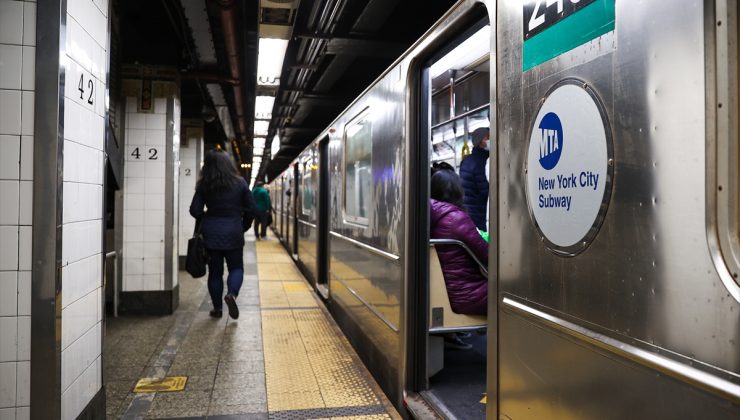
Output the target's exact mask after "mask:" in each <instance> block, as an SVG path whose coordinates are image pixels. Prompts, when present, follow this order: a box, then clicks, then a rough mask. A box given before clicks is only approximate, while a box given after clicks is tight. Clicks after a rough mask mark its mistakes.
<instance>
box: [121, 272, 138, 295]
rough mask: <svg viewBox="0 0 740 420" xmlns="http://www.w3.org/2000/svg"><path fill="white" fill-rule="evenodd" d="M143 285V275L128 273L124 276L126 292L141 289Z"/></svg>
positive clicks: (124, 289)
mask: <svg viewBox="0 0 740 420" xmlns="http://www.w3.org/2000/svg"><path fill="white" fill-rule="evenodd" d="M142 285H143V280H142V278H141V275H138V274H133V275H126V276H125V277H124V278H123V291H124V292H132V291H137V290H141V288H142Z"/></svg>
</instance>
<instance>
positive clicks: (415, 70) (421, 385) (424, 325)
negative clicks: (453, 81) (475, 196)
mask: <svg viewBox="0 0 740 420" xmlns="http://www.w3.org/2000/svg"><path fill="white" fill-rule="evenodd" d="M492 16H493V17H494V18H491V17H492ZM485 24H489V25H491V41H490V44H489V45H490V50H489V60H490V66H491V70H490V80H489V119H490V126H489V131H490V133H491V139H490V148H491V150H494V151H497V150H498V147H497V146H498V141H497V138H496V136H495V135H494V133H496V126H497V124H496V114H495V112H491V107H492V105H493V106H495V104H496V59H495V55H494V54H493V51H494V49H495V46H496V42H495V40H496V35H495V27H496V21H495V13H491V11H489V10H488V9H487V7H486V5H484V4H477V5H476V6H474V7H472V8H471V9H470V10H468V11H467V12H466V14H465V15H464V16H461V17H460V18H459V19H458V20H457V21H456V22H455V24H454V25H451V26H450V27H449V28H447V29H446V30H445V31H444V32H443V33H442V34H441V35H440V37H439V39H437V40H435V42H434V43H432V44H431V45H430V46H429V47H427V51H425V52H428V53H426V54H425V53H422V54H423V55H421V56H420V57H419V58H418V59H416V60H415V62H414V63H412V65H411V68H410V71H409V73H408V74H409V81H408V85H409V86H411V87H412V89H415V90H416V91H413V90H412V92H411V94H410V99H409V101H410V104H411V106H410V108H411V109H412V110H413V109H416V110H417V112H416V113H414V112H410V113H409V116H408V118H409V125H408V126H409V127H410V133H409V136H408V141H407V168H408V177H407V179H412V180H415V181H416V183H413V182H412V183H410V184H409V187H408V193H407V195H406V199H405V200H406V203H405V204H406V206H405V208H406V209H407V212H409V214H407V215H406V238H407V240H406V245H405V248H406V249H405V251H406V252H405V254H406V268H405V276H406V279H407V285H406V290H405V291H406V293H407V296H405V302H406V311H405V316H406V321H405V326H406V328H407V334H406V342H405V347H406V351H405V357H406V359H405V363H406V366H405V369H404V375H405V384H404V386H405V387H406V388H405V389H406V391H407V393H408V394H409V398H407V402H408V403H409V404H410V403H411V401H412V400H414V399H418V396H419V395H421V392H422V391H424V390H428V389H429V382H428V377H427V350H428V349H427V337H428V333H427V331H428V328H429V325H428V316H427V314H428V311H429V288H428V281H427V279H428V278H429V256H428V246H429V245H428V244H429V240H430V229H429V220H430V214H429V198H430V194H431V193H430V186H429V182H430V173H429V171H430V167H431V152H432V144H431V105H432V104H431V98H430V96H429V95H428V94H427V92H428V91H429V89H430V81H429V70H430V67H431V65H432V64H433V63H434V62H436V61H437V60H439V59H440V58H441V57H443V56H444V55H445V54H446V53H448V52H449V51H451V50H452V49H454V48H455V47H456V46H458V45H459V44H461V43H462V42H463V41H464V40H466V39H468V38H469V37H470V36H471V35H472V34H473V33H474V32H475V31H476V30H478V29H480V28H481V27H482V26H484V25H485ZM417 107H418V108H417ZM497 159H498V153H495V159H493V158H492V159H490V165H489V166H490V173H489V186H490V187H489V188H490V189H489V201H490V206H489V223H491V226H493V224H494V223H495V226H496V229H491V231H490V240H491V243H494V244H495V243H496V241H497V238H498V205H497V200H498V179H497V176H496V174H497V168H498V162H497ZM415 210H418V211H415ZM489 267H490V268H493V269H492V270H491V269H489V277H488V284H489V292H488V295H489V302H488V342H487V346H488V347H487V355H486V356H487V367H486V385H485V389H486V392H487V393H488V395H494V396H496V395H497V390H498V327H497V326H498V324H497V317H496V314H497V311H498V305H497V304H498V285H497V283H496V281H495V280H494V279H496V278H497V277H498V260H497V255H496V253H495V252H494V248H493V247H490V248H489ZM491 297H493V298H491ZM491 391H493V392H491ZM422 398H424V397H422ZM424 399H425V400H426V401H425V402H426V403H427V404H428V403H430V401H429V399H427V398H424ZM435 405H436V404H435ZM435 408H436V409H440V408H443V407H438V406H437V407H435ZM497 413H498V397H494V398H490V399H488V400H487V405H486V417H487V418H497Z"/></svg>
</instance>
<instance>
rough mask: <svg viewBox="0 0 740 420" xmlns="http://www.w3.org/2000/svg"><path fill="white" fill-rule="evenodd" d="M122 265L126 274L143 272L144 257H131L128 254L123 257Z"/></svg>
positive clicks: (133, 274)
mask: <svg viewBox="0 0 740 420" xmlns="http://www.w3.org/2000/svg"><path fill="white" fill-rule="evenodd" d="M123 265H124V267H125V270H126V275H128V276H135V275H136V276H138V275H141V274H144V258H133V257H130V256H129V257H126V258H124V259H123Z"/></svg>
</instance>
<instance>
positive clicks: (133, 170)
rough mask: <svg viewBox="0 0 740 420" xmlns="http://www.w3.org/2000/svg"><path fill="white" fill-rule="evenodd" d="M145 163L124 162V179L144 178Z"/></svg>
mask: <svg viewBox="0 0 740 420" xmlns="http://www.w3.org/2000/svg"><path fill="white" fill-rule="evenodd" d="M145 165H146V163H144V162H126V169H125V172H126V177H128V178H146V172H145V168H146V166H145Z"/></svg>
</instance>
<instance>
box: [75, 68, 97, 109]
mask: <svg viewBox="0 0 740 420" xmlns="http://www.w3.org/2000/svg"><path fill="white" fill-rule="evenodd" d="M77 90H78V91H79V92H80V100H82V101H85V102H87V103H88V104H89V105H93V104H94V97H95V82H94V81H93V79H92V77H87V78H85V72H80V82H79V83H78V84H77Z"/></svg>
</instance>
